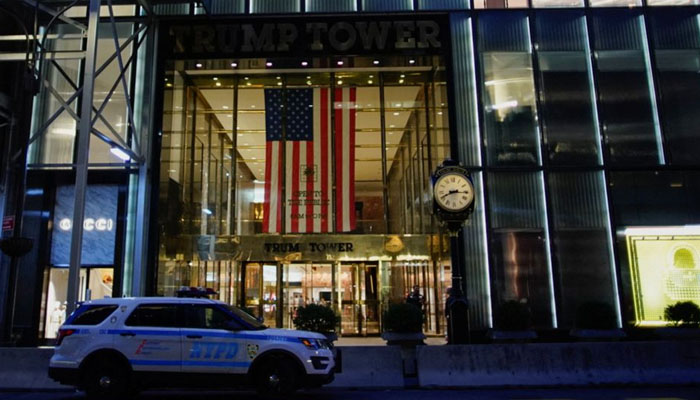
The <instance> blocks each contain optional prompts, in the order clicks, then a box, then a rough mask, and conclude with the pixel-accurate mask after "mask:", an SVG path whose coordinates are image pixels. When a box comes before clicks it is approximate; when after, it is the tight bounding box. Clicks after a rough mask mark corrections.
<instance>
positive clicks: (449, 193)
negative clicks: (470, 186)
mask: <svg viewBox="0 0 700 400" xmlns="http://www.w3.org/2000/svg"><path fill="white" fill-rule="evenodd" d="M457 193H469V192H466V191H464V192H460V191H459V190H457V189H455V190H450V191H449V192H448V193H447V194H443V195H442V196H440V198H441V199H444V198H445V197H447V196H450V195H453V194H457Z"/></svg>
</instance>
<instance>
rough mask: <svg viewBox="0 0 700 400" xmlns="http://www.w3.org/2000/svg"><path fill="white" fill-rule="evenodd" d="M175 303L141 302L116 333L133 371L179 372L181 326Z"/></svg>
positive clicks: (120, 348) (116, 337)
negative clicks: (179, 325)
mask: <svg viewBox="0 0 700 400" xmlns="http://www.w3.org/2000/svg"><path fill="white" fill-rule="evenodd" d="M177 313H178V309H177V304H176V303H141V304H139V305H138V306H136V308H135V309H134V310H133V311H132V312H131V314H130V315H129V317H128V318H127V319H126V321H124V326H123V328H122V329H120V330H118V331H117V332H116V335H115V339H114V340H115V345H116V348H117V349H119V350H120V351H121V352H122V353H123V354H124V355H126V357H127V358H128V359H129V362H130V363H131V366H132V368H133V369H134V371H158V372H179V371H180V362H181V360H180V358H181V346H182V344H181V339H180V328H179V327H178V315H177Z"/></svg>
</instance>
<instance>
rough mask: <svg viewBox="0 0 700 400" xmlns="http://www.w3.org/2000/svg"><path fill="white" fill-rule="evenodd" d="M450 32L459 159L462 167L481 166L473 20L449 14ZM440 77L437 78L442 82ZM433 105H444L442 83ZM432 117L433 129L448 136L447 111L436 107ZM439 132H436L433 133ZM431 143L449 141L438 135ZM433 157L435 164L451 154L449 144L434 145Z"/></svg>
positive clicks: (444, 97) (461, 14)
mask: <svg viewBox="0 0 700 400" xmlns="http://www.w3.org/2000/svg"><path fill="white" fill-rule="evenodd" d="M450 35H451V37H452V60H453V61H452V64H453V66H452V82H451V84H452V85H454V91H453V93H454V94H455V103H454V105H453V109H454V112H455V114H454V118H455V121H456V124H457V125H456V126H455V130H456V131H457V132H459V134H458V143H457V144H456V145H457V147H458V154H459V159H460V160H461V161H462V162H463V163H464V164H465V166H467V167H469V166H472V165H473V166H481V164H482V162H481V130H480V129H479V121H478V120H479V117H478V109H477V105H476V103H477V98H476V75H475V64H476V63H475V62H474V48H473V32H472V20H471V18H469V17H467V15H466V14H465V13H451V14H450ZM444 80H445V79H444V78H442V79H440V80H439V81H444ZM433 93H434V98H435V99H434V100H433V104H434V105H435V107H436V108H437V107H438V106H439V107H444V106H445V104H446V103H447V102H446V99H447V90H446V86H445V85H439V84H436V85H435V88H434V92H433ZM436 114H437V115H435V116H434V117H433V120H434V121H435V123H436V126H435V127H436V129H443V130H444V131H443V134H442V135H440V136H444V137H446V138H449V124H448V123H447V118H446V116H447V110H443V109H440V110H436ZM431 133H435V134H439V131H437V132H432V131H431ZM431 141H432V142H434V143H436V144H439V143H448V141H449V140H445V141H440V139H439V138H436V140H431ZM435 150H437V154H435V159H436V161H438V163H434V164H433V165H438V164H439V162H442V161H443V160H444V159H445V158H447V157H448V155H449V154H450V148H449V146H447V147H445V148H444V149H442V150H441V147H436V148H435Z"/></svg>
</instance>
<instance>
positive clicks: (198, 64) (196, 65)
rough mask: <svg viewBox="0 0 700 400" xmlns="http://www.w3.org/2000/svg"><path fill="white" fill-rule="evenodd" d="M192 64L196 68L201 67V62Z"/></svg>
mask: <svg viewBox="0 0 700 400" xmlns="http://www.w3.org/2000/svg"><path fill="white" fill-rule="evenodd" d="M194 66H195V67H197V68H202V63H197V64H195V65H194Z"/></svg>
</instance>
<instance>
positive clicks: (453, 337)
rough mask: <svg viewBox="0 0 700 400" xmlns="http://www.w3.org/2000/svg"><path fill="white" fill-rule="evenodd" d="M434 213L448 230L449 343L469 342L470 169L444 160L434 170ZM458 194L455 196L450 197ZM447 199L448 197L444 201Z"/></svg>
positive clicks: (446, 311) (472, 209)
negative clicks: (465, 256) (466, 234)
mask: <svg viewBox="0 0 700 400" xmlns="http://www.w3.org/2000/svg"><path fill="white" fill-rule="evenodd" d="M431 181H432V183H433V213H434V215H435V216H436V217H437V219H438V221H440V223H441V225H442V226H444V227H445V228H446V229H447V231H448V232H449V236H450V253H451V261H452V287H451V288H450V292H449V293H448V297H447V301H446V303H445V316H446V317H447V342H448V344H465V343H469V341H470V337H469V304H468V302H467V299H466V296H465V293H464V288H465V283H464V279H463V273H462V272H463V268H464V262H463V261H464V260H462V250H463V248H462V242H463V240H462V232H463V231H462V225H464V222H465V221H467V220H468V219H469V216H470V215H471V214H472V213H473V211H474V185H473V183H472V180H471V177H470V175H469V172H468V171H467V170H466V168H464V167H462V166H461V165H460V164H459V163H457V162H455V161H453V160H445V161H444V162H443V163H442V164H440V166H438V168H437V169H436V170H435V172H434V173H433V176H432V179H431ZM454 195H457V198H454V197H453V196H454ZM446 199H449V200H446Z"/></svg>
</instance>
